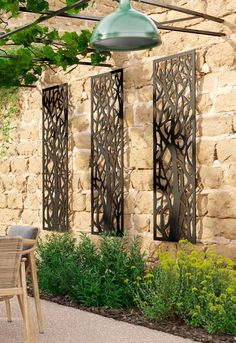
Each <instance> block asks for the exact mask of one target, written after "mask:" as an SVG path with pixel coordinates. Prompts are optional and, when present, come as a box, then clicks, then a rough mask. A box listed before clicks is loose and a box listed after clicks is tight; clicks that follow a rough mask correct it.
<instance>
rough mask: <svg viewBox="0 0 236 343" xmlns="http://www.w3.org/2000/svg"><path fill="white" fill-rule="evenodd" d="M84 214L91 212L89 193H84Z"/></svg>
mask: <svg viewBox="0 0 236 343" xmlns="http://www.w3.org/2000/svg"><path fill="white" fill-rule="evenodd" d="M85 196H86V212H91V192H89V193H86V194H85Z"/></svg>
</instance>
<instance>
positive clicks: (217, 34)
mask: <svg viewBox="0 0 236 343" xmlns="http://www.w3.org/2000/svg"><path fill="white" fill-rule="evenodd" d="M153 21H154V23H155V24H156V26H157V28H158V29H159V30H165V31H177V32H186V33H196V34H198V35H205V36H215V37H225V36H226V34H225V33H223V32H215V31H204V30H195V29H188V28H185V27H177V26H167V25H161V24H160V23H158V22H156V21H155V20H153Z"/></svg>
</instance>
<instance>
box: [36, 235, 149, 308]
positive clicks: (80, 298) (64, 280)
mask: <svg viewBox="0 0 236 343" xmlns="http://www.w3.org/2000/svg"><path fill="white" fill-rule="evenodd" d="M38 255H39V258H38V269H39V285H40V288H41V290H42V291H44V292H47V293H50V294H54V295H66V296H68V297H69V298H70V299H72V300H73V301H75V302H77V303H79V304H82V305H87V306H105V307H110V308H121V307H131V306H133V305H134V297H133V291H134V288H133V287H134V282H135V280H136V279H137V277H139V278H141V277H142V276H143V275H144V268H145V261H144V256H143V254H141V252H140V244H139V241H138V239H137V238H135V239H134V241H133V242H132V244H131V247H130V248H128V242H127V239H126V237H124V238H119V237H109V236H102V237H101V244H100V247H99V248H97V247H96V245H95V244H94V243H93V242H92V241H91V239H90V238H89V237H88V236H86V235H81V241H80V243H79V245H76V244H75V239H74V237H73V235H71V234H66V235H63V236H61V235H53V236H50V237H48V238H47V241H46V242H45V243H41V244H40V245H39V250H38Z"/></svg>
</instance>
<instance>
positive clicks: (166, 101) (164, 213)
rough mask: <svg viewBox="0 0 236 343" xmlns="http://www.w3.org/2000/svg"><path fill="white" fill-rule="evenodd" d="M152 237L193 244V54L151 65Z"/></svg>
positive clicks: (194, 217) (194, 174)
mask: <svg viewBox="0 0 236 343" xmlns="http://www.w3.org/2000/svg"><path fill="white" fill-rule="evenodd" d="M153 71H154V73H153V79H154V93H153V95H154V96H153V109H154V112H153V139H154V154H153V162H154V175H153V176H154V239H156V240H164V241H174V242H177V241H179V240H180V239H182V238H185V239H188V240H190V241H191V242H193V243H194V242H196V185H195V182H196V113H195V82H196V80H195V73H196V71H195V51H189V52H185V53H181V54H178V55H174V56H170V57H167V58H161V59H158V60H156V61H154V63H153Z"/></svg>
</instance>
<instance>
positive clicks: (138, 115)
mask: <svg viewBox="0 0 236 343" xmlns="http://www.w3.org/2000/svg"><path fill="white" fill-rule="evenodd" d="M152 121H153V103H152V101H150V102H145V103H140V104H139V105H138V106H137V107H136V111H135V124H137V125H138V124H140V123H142V124H151V123H152Z"/></svg>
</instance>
